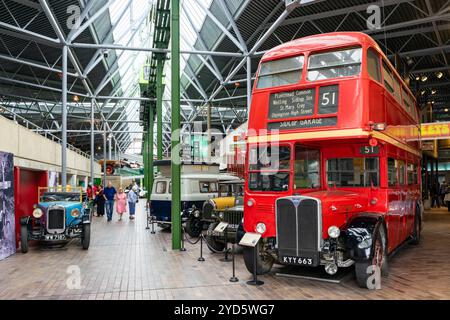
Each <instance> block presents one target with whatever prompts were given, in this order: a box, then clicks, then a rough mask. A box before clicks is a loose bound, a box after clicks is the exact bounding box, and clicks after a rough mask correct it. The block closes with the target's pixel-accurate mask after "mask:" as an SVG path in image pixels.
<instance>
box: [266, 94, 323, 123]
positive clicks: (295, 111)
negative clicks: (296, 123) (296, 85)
mask: <svg viewBox="0 0 450 320" xmlns="http://www.w3.org/2000/svg"><path fill="white" fill-rule="evenodd" d="M315 98H316V90H315V89H308V90H295V91H289V92H277V93H272V94H271V95H270V100H269V119H270V120H274V119H286V118H296V117H304V116H312V115H313V114H314V104H315Z"/></svg>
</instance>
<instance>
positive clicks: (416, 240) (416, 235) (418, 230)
mask: <svg viewBox="0 0 450 320" xmlns="http://www.w3.org/2000/svg"><path fill="white" fill-rule="evenodd" d="M421 238H422V223H421V221H420V212H419V210H418V209H416V214H415V216H414V231H413V234H412V239H411V242H410V243H411V244H413V245H415V246H417V245H418V244H420V240H421Z"/></svg>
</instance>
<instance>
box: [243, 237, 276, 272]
mask: <svg viewBox="0 0 450 320" xmlns="http://www.w3.org/2000/svg"><path fill="white" fill-rule="evenodd" d="M254 250H255V248H251V247H244V249H243V254H244V262H245V267H246V268H247V270H248V272H250V273H251V274H253V272H254V270H255V269H254V268H255V253H254ZM262 250H263V244H262V242H260V243H259V244H258V251H259V255H258V256H257V257H256V274H258V275H262V274H266V273H268V272H270V270H271V269H272V266H273V263H274V259H273V258H272V257H270V256H268V255H266V254H264V253H262Z"/></svg>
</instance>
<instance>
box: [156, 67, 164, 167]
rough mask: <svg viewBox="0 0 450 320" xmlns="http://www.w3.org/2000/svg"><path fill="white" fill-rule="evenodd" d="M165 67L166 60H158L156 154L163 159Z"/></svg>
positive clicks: (159, 158)
mask: <svg viewBox="0 0 450 320" xmlns="http://www.w3.org/2000/svg"><path fill="white" fill-rule="evenodd" d="M163 69H164V61H163V60H158V61H157V66H156V117H157V127H156V148H157V149H156V150H157V151H156V155H157V159H158V160H161V159H162V151H163V150H162V149H163V145H162V143H163V142H162V141H163V136H162V127H163V123H162V103H163V94H164V92H163V84H162V78H163Z"/></svg>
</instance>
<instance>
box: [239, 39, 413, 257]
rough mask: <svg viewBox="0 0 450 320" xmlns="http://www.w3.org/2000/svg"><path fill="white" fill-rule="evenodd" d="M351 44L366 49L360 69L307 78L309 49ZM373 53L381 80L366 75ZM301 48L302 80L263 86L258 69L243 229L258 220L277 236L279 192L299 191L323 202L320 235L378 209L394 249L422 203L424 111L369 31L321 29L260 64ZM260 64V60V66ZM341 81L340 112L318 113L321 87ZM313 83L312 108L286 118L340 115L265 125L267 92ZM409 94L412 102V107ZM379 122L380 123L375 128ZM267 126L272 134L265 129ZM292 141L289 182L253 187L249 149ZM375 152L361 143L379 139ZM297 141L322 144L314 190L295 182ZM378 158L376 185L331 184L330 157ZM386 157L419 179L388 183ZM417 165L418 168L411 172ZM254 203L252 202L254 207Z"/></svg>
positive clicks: (297, 52) (298, 52) (272, 52)
mask: <svg viewBox="0 0 450 320" xmlns="http://www.w3.org/2000/svg"><path fill="white" fill-rule="evenodd" d="M347 48H362V60H361V70H360V73H359V74H358V75H355V76H344V77H338V78H332V79H324V80H317V81H309V80H308V79H307V73H308V61H309V57H310V55H312V54H317V53H322V52H331V51H336V50H340V49H347ZM369 49H370V50H372V51H373V52H375V53H376V54H377V56H378V59H379V65H380V76H381V81H376V80H374V79H372V78H371V77H370V76H369V73H368V70H367V59H368V58H367V51H368V50H369ZM299 55H303V56H304V65H303V69H302V71H301V72H302V76H301V80H300V81H299V82H298V83H295V84H291V85H284V86H277V87H269V88H263V89H258V88H257V83H258V80H259V71H260V70H259V71H258V74H257V79H256V81H255V85H254V88H253V94H252V102H251V108H250V114H249V122H248V136H247V157H246V160H247V163H246V185H245V198H244V230H245V231H246V232H256V225H257V224H258V223H264V224H265V227H266V230H265V232H264V233H263V234H262V238H263V239H274V238H275V237H276V236H277V230H276V217H275V206H276V199H279V198H282V197H286V196H291V195H295V194H299V195H301V196H308V197H313V198H317V199H319V200H320V201H321V210H322V223H321V228H322V239H323V240H326V239H328V238H329V235H328V228H329V227H330V226H337V227H339V228H340V229H345V228H346V226H347V225H348V223H349V222H350V221H351V220H352V218H353V217H355V216H358V215H359V214H362V213H367V212H370V213H376V214H379V215H382V216H383V220H384V223H385V228H386V231H387V244H388V247H387V251H388V253H390V252H392V251H393V250H394V249H395V248H397V247H398V246H399V245H400V244H401V243H402V242H404V241H405V240H406V239H407V238H408V237H410V235H411V234H412V232H413V228H414V215H415V213H416V211H417V209H416V208H417V207H418V206H419V207H421V187H420V186H421V182H420V176H421V175H420V158H421V153H420V137H419V115H418V111H417V108H416V105H415V99H414V96H413V95H412V93H411V92H410V90H409V89H408V88H407V86H406V85H405V83H404V82H403V81H402V79H401V77H400V76H399V74H398V73H397V72H396V71H395V69H394V67H393V66H392V65H391V64H390V62H389V61H388V59H387V58H386V56H385V55H384V53H383V52H382V50H381V49H380V48H379V46H378V45H377V43H376V42H375V41H374V40H373V39H372V38H370V37H369V36H367V35H365V34H362V33H356V32H339V33H331V34H322V35H316V36H310V37H306V38H302V39H298V40H295V41H292V42H289V43H286V44H283V45H280V46H278V47H276V48H274V49H272V50H270V51H268V52H267V53H266V54H265V55H264V56H263V58H262V60H261V64H263V63H265V62H268V61H274V60H279V59H285V58H289V57H295V56H299ZM383 63H384V64H385V66H387V67H388V68H389V70H391V71H392V75H393V77H394V78H395V79H396V83H397V86H398V85H399V86H400V87H398V88H396V89H398V91H397V92H398V93H399V94H400V96H398V97H397V99H396V96H395V95H394V94H391V92H388V90H387V89H386V87H385V84H384V76H385V75H384V74H383ZM260 68H261V65H260ZM334 85H336V86H338V88H339V95H338V111H337V112H336V113H334V114H328V115H321V114H318V104H319V92H320V88H321V87H326V86H334ZM307 89H315V100H314V101H315V104H314V113H313V114H312V115H309V116H303V117H302V116H300V117H295V118H286V119H281V120H282V121H291V120H311V119H325V118H331V117H336V118H337V122H336V124H335V125H331V126H323V127H314V128H298V129H288V130H281V129H280V130H279V131H278V132H272V131H270V130H269V131H267V128H268V126H270V123H272V122H280V121H281V120H280V119H275V120H270V119H269V100H270V95H271V94H275V93H281V92H291V91H293V90H307ZM404 99H410V100H412V101H413V102H414V103H413V104H414V106H413V108H408V107H407V106H406V102H405V101H404ZM377 125H380V126H379V127H377ZM266 132H267V133H266ZM270 144H273V145H279V146H283V145H286V146H290V147H291V155H290V156H291V161H290V162H291V163H290V169H289V172H290V182H289V187H288V188H287V189H286V190H284V191H277V192H270V191H252V190H250V188H249V178H248V177H249V174H250V173H251V172H252V170H249V164H248V160H249V150H250V149H251V148H252V147H256V146H258V147H261V146H264V145H270ZM375 144H376V146H377V147H378V148H379V149H378V150H379V152H378V154H376V155H370V154H369V155H363V154H361V150H362V149H361V148H365V147H368V146H370V145H375ZM295 145H301V146H306V147H312V148H317V149H318V150H319V151H320V159H321V160H320V187H318V188H315V189H305V188H303V189H300V188H297V189H294V181H293V179H294V177H293V176H294V158H295V152H294V147H295ZM353 157H363V158H364V157H377V158H378V159H379V160H378V161H379V184H378V186H372V187H333V186H330V185H328V183H327V160H328V159H330V158H353ZM388 158H392V159H396V160H399V161H402V162H403V164H404V167H403V169H398V170H403V173H402V172H399V171H397V173H396V175H397V181H398V180H399V179H398V177H400V175H403V177H406V178H408V175H411V176H416V177H417V179H416V180H415V181H412V182H413V183H411V181H408V182H406V183H404V184H399V183H398V184H397V185H392V186H388V168H387V166H388ZM408 165H413V168H414V171H415V172H414V173H413V172H410V171H407V168H408ZM249 204H251V205H250V206H249Z"/></svg>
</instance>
